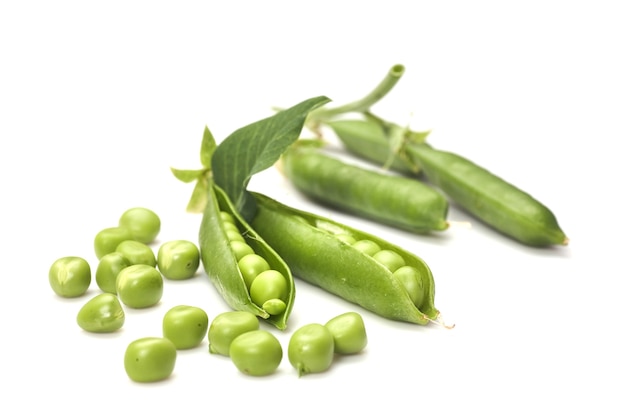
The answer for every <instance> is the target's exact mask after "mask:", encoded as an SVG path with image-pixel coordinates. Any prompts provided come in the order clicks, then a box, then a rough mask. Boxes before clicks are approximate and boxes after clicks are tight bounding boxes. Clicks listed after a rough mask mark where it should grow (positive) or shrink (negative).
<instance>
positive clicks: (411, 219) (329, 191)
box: [281, 140, 448, 233]
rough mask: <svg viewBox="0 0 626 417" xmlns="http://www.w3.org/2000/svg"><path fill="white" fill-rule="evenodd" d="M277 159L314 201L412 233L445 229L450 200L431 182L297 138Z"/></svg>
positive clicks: (299, 188)
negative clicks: (362, 162) (351, 159)
mask: <svg viewBox="0 0 626 417" xmlns="http://www.w3.org/2000/svg"><path fill="white" fill-rule="evenodd" d="M281 161H282V167H283V172H284V174H285V176H286V177H287V178H288V179H289V180H290V181H291V182H292V183H293V185H294V186H295V187H296V188H297V189H298V190H299V191H300V192H302V193H303V194H305V195H306V196H308V197H310V198H312V199H314V200H316V201H318V202H321V203H324V204H327V205H330V206H332V207H335V208H338V209H340V210H343V211H345V212H348V213H352V214H356V215H359V216H361V217H364V218H368V219H372V220H375V221H378V222H381V223H384V224H388V225H391V226H394V227H398V228H401V229H405V230H409V231H413V232H418V233H425V232H429V231H432V230H438V231H441V230H445V229H447V228H448V222H447V221H446V216H447V213H448V200H447V199H446V197H445V196H444V195H443V194H442V193H441V192H440V191H439V190H437V189H435V188H434V187H432V186H430V185H429V184H426V183H424V182H420V181H415V180H414V179H412V178H407V177H404V176H399V175H390V174H389V173H386V172H380V171H375V170H372V169H367V168H365V167H362V166H358V165H356V164H353V163H347V162H345V161H344V160H341V159H339V158H336V157H334V156H332V155H331V154H330V153H328V152H324V151H323V150H322V149H321V144H320V141H317V140H298V141H297V142H296V143H294V144H293V145H292V146H290V147H289V148H288V149H287V150H286V152H284V153H283V155H282V157H281Z"/></svg>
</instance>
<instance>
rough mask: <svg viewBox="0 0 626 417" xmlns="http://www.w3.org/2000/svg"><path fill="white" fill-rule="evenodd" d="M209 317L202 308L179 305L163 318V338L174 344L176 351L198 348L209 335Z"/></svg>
mask: <svg viewBox="0 0 626 417" xmlns="http://www.w3.org/2000/svg"><path fill="white" fill-rule="evenodd" d="M208 328H209V316H208V315H207V313H206V312H205V311H204V310H203V309H201V308H200V307H195V306H188V305H179V306H175V307H172V308H170V309H169V310H168V311H167V312H166V313H165V315H164V316H163V337H165V338H166V339H169V340H171V341H172V343H174V345H175V346H176V349H191V348H194V347H196V346H198V345H199V344H200V343H201V342H202V340H204V338H205V336H206V335H207V331H208Z"/></svg>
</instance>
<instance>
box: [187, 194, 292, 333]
mask: <svg viewBox="0 0 626 417" xmlns="http://www.w3.org/2000/svg"><path fill="white" fill-rule="evenodd" d="M207 194H208V201H207V204H206V206H205V209H204V213H203V216H202V222H201V224H200V236H199V238H200V254H201V258H202V264H203V266H204V269H205V271H206V273H207V275H208V276H209V278H210V280H211V282H212V283H213V284H214V286H215V288H216V289H217V291H218V292H219V293H220V295H221V296H222V298H223V299H224V300H225V301H226V303H227V304H228V305H229V306H230V307H231V308H233V309H234V310H238V311H249V312H251V313H253V314H255V315H257V316H258V317H261V318H262V319H264V320H265V321H267V322H269V323H271V324H273V325H274V326H275V327H276V328H278V329H280V330H284V329H285V328H286V327H287V319H288V318H289V314H290V313H291V310H292V308H293V302H294V298H295V286H294V282H293V276H292V274H291V270H290V269H289V267H288V266H287V264H286V263H285V262H284V261H283V260H282V259H281V257H280V256H279V255H278V254H277V253H276V251H274V250H273V249H272V248H271V247H270V246H269V245H268V244H267V243H266V242H265V241H264V240H263V239H262V238H261V236H259V234H258V233H257V232H256V231H255V230H254V229H253V228H252V227H251V226H250V225H249V224H248V223H247V222H246V221H245V220H244V219H243V218H242V217H241V216H240V215H239V213H238V212H237V210H235V208H234V207H233V205H232V202H231V201H230V200H229V198H228V197H227V195H226V194H225V193H224V191H223V190H222V189H221V188H220V187H218V186H217V185H215V184H211V185H210V186H209V189H208V193H207ZM221 212H227V213H229V214H230V215H231V216H232V218H233V219H234V220H235V223H236V226H237V228H238V229H239V231H240V232H241V235H242V236H243V238H244V239H245V242H246V243H247V244H248V245H249V246H250V247H251V248H252V249H253V250H254V252H255V253H256V254H258V255H260V256H261V257H263V258H264V259H265V260H266V261H267V263H268V264H269V266H270V268H271V269H274V270H276V271H278V272H280V273H281V274H283V276H284V277H285V278H286V279H287V290H288V291H287V293H288V295H287V299H286V300H284V301H285V304H286V308H285V309H284V311H282V312H281V313H280V314H275V315H272V314H269V313H268V312H267V311H265V310H263V308H262V307H261V306H258V305H256V304H255V303H254V302H253V301H252V299H251V297H250V293H249V291H248V287H247V286H246V283H245V280H244V278H243V276H242V274H241V271H240V270H239V267H238V265H237V258H236V255H235V253H234V251H233V249H232V247H231V245H230V242H231V241H230V239H229V237H228V233H227V229H226V227H225V221H224V220H223V217H222V215H221Z"/></svg>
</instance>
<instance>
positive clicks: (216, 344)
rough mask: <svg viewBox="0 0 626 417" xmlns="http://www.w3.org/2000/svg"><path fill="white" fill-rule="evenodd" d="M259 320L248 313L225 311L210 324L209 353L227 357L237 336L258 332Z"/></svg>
mask: <svg viewBox="0 0 626 417" xmlns="http://www.w3.org/2000/svg"><path fill="white" fill-rule="evenodd" d="M259 327H260V324H259V319H258V317H257V316H256V315H255V314H252V313H250V312H248V311H226V312H224V313H220V314H218V315H217V316H215V318H214V319H213V321H212V322H211V324H210V325H209V330H208V339H209V352H210V353H214V354H219V355H224V356H228V355H229V350H230V344H231V343H232V341H233V340H234V339H235V338H236V337H237V336H239V335H241V334H243V333H246V332H250V331H252V330H259Z"/></svg>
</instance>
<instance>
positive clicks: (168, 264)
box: [157, 240, 200, 280]
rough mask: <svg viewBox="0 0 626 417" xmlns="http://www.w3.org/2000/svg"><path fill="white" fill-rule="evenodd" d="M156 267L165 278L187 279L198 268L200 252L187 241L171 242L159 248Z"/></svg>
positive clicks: (193, 244)
mask: <svg viewBox="0 0 626 417" xmlns="http://www.w3.org/2000/svg"><path fill="white" fill-rule="evenodd" d="M157 265H158V267H159V271H161V273H162V274H163V276H164V277H165V278H169V279H174V280H180V279H188V278H191V277H193V276H194V275H195V274H196V272H197V271H198V268H199V267H200V251H199V250H198V247H197V246H196V245H195V243H193V242H190V241H188V240H171V241H169V242H165V243H163V244H162V245H161V246H160V247H159V251H158V252H157Z"/></svg>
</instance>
